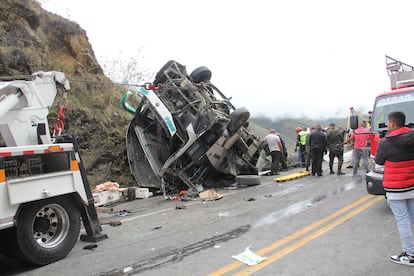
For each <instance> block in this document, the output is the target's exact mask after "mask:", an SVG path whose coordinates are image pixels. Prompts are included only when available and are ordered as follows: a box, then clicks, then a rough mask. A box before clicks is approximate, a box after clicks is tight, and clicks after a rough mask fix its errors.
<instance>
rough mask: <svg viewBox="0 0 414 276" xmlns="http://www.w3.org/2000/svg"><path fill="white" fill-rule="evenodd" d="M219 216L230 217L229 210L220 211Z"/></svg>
mask: <svg viewBox="0 0 414 276" xmlns="http://www.w3.org/2000/svg"><path fill="white" fill-rule="evenodd" d="M217 216H218V217H219V218H220V217H229V216H230V213H229V212H223V213H218V215H217Z"/></svg>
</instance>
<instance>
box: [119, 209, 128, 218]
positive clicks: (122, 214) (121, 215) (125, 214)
mask: <svg viewBox="0 0 414 276" xmlns="http://www.w3.org/2000/svg"><path fill="white" fill-rule="evenodd" d="M130 214H131V212H130V211H128V210H125V209H122V210H119V211H118V214H117V216H118V217H126V216H129V215H130Z"/></svg>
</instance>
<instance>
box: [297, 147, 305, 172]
mask: <svg viewBox="0 0 414 276" xmlns="http://www.w3.org/2000/svg"><path fill="white" fill-rule="evenodd" d="M306 159H307V156H306V146H305V145H299V148H298V164H300V166H301V167H305V164H306Z"/></svg>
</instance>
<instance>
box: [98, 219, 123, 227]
mask: <svg viewBox="0 0 414 276" xmlns="http://www.w3.org/2000/svg"><path fill="white" fill-rule="evenodd" d="M106 224H108V225H110V226H119V225H121V224H122V223H121V221H119V220H113V221H107V222H101V225H106Z"/></svg>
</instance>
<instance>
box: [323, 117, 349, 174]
mask: <svg viewBox="0 0 414 276" xmlns="http://www.w3.org/2000/svg"><path fill="white" fill-rule="evenodd" d="M326 144H327V147H328V150H329V174H334V173H335V171H334V170H333V163H334V160H335V157H336V158H337V159H338V170H337V172H336V173H337V175H344V174H345V173H343V172H342V170H341V169H342V164H343V163H344V136H343V135H342V132H341V131H339V130H338V129H336V127H335V124H334V123H331V124H329V128H328V131H327V133H326Z"/></svg>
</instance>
